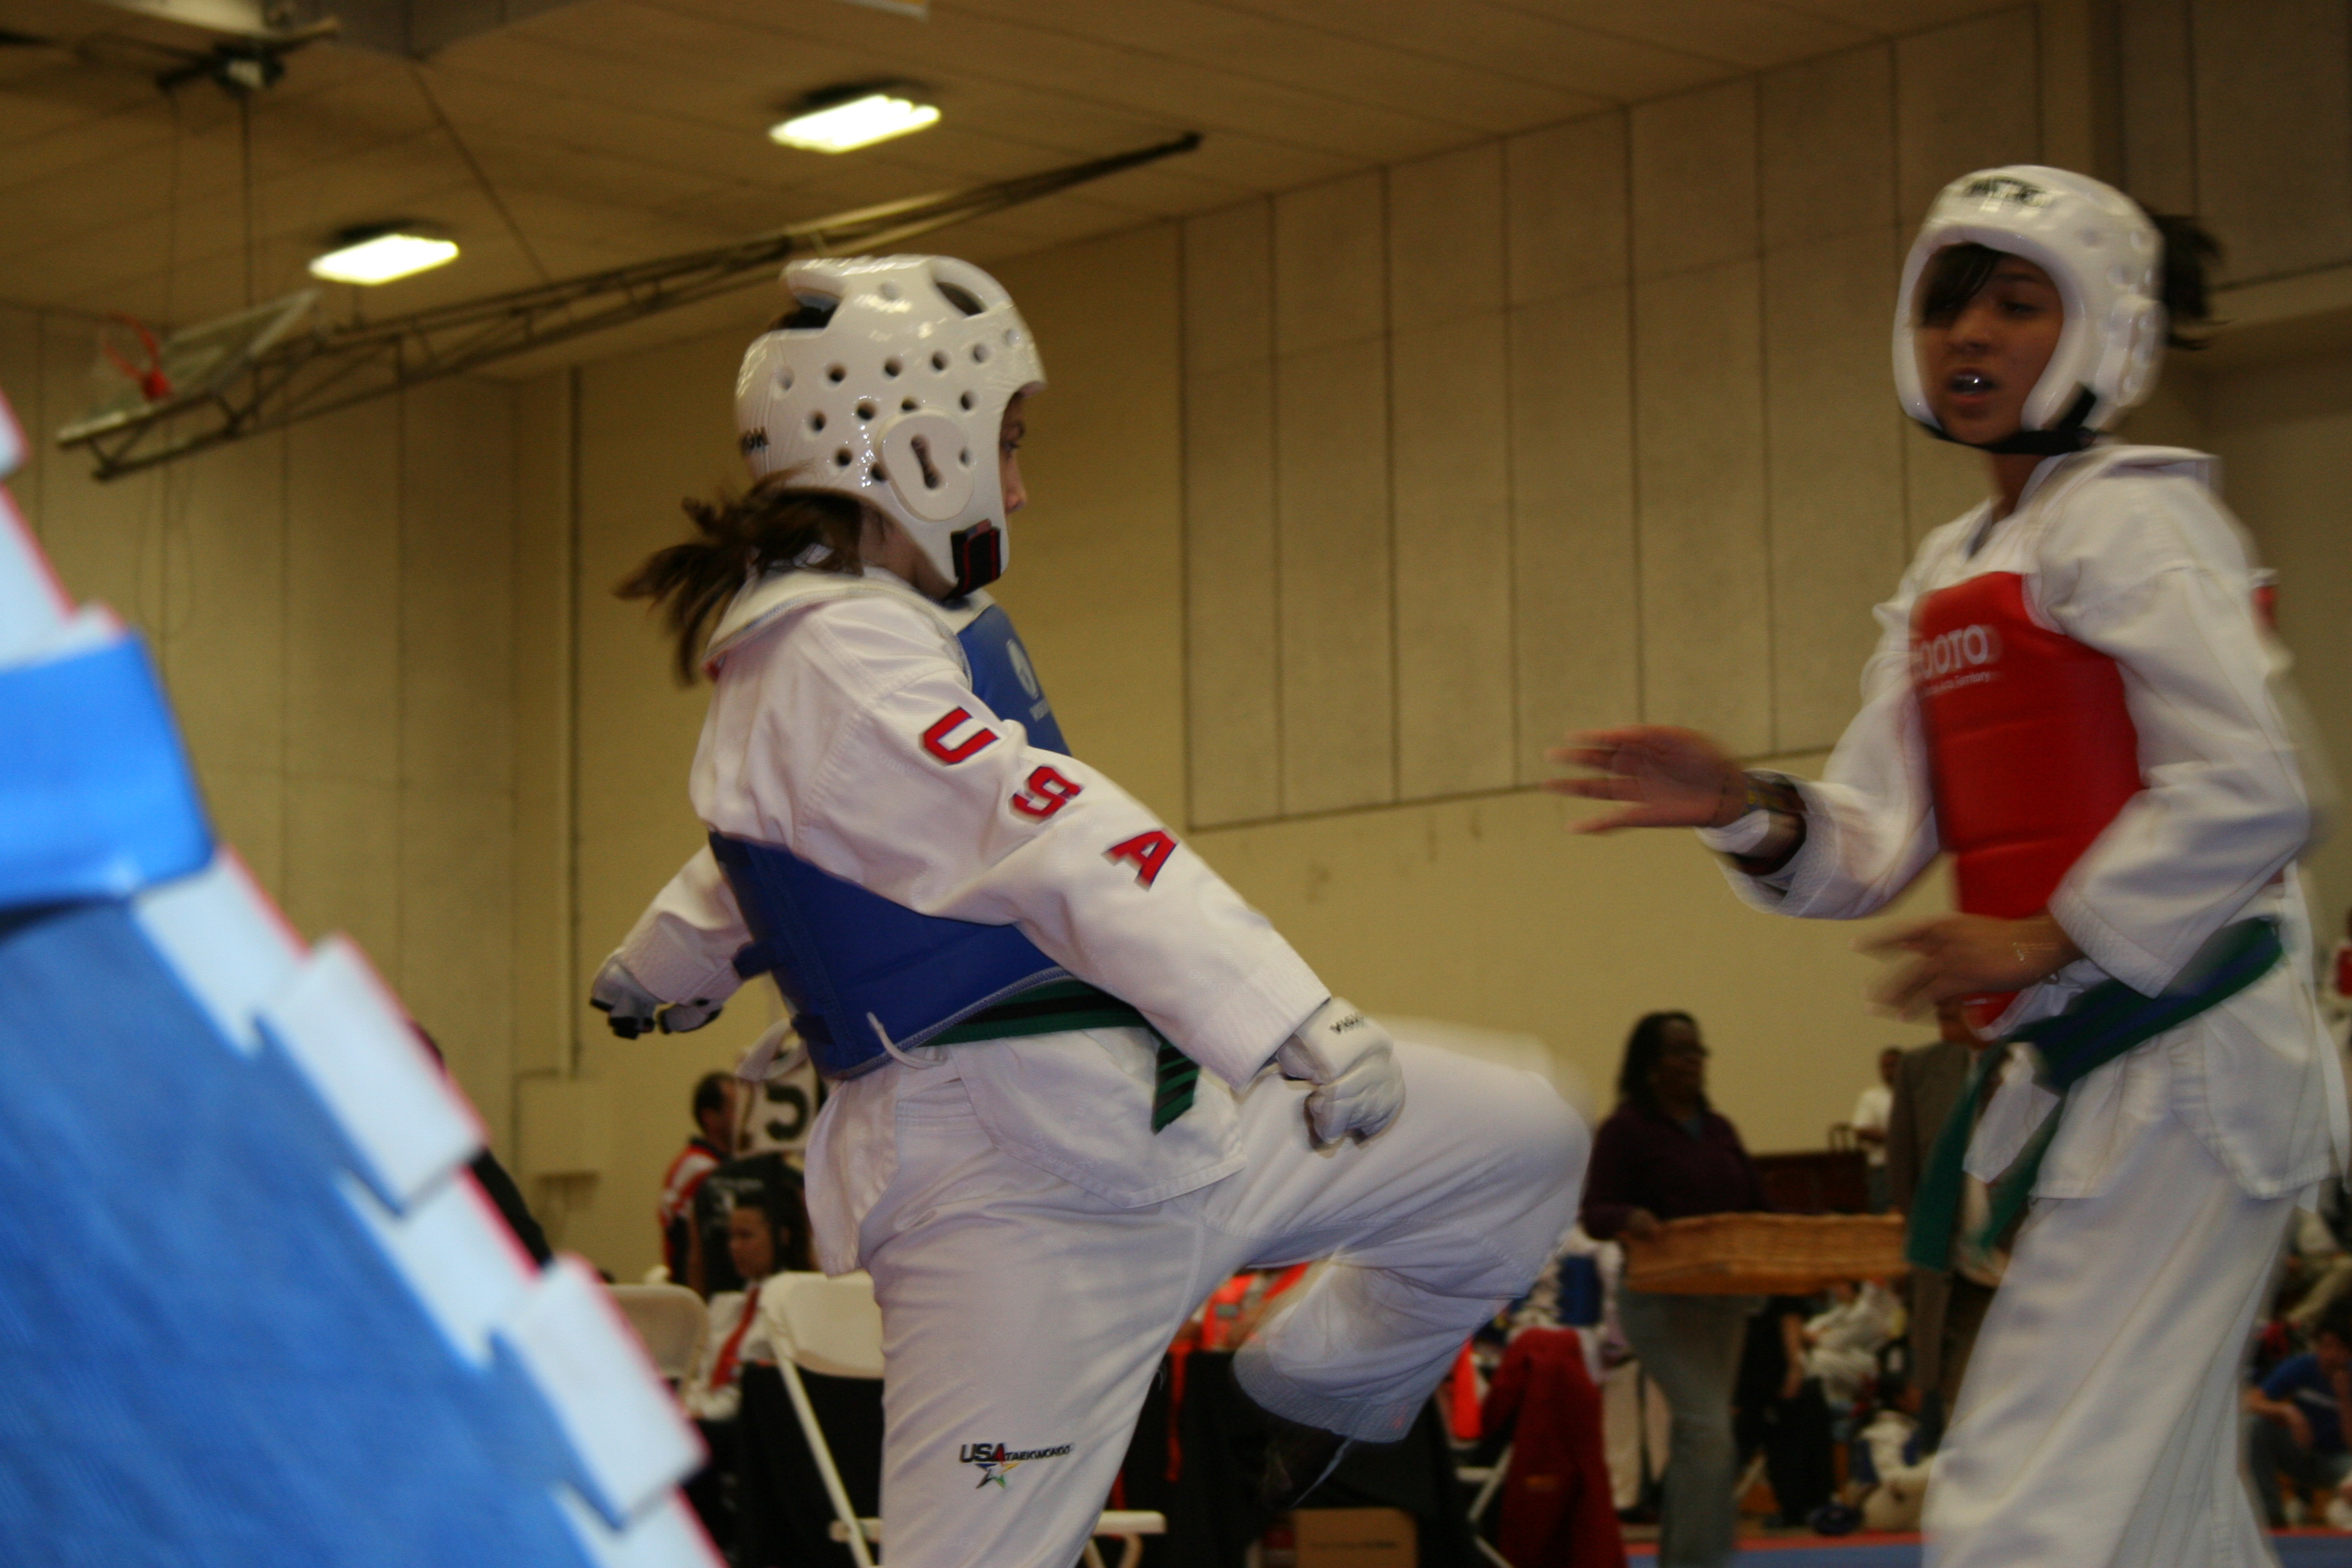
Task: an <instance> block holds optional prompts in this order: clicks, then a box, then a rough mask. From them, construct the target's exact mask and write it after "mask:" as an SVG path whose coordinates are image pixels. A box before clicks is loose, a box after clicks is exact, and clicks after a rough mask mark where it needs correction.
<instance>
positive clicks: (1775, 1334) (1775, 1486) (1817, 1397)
mask: <svg viewBox="0 0 2352 1568" xmlns="http://www.w3.org/2000/svg"><path fill="white" fill-rule="evenodd" d="M1813 1309H1814V1302H1813V1301H1812V1300H1811V1299H1810V1298H1807V1297H1803V1296H1775V1297H1772V1298H1771V1299H1770V1300H1769V1301H1768V1302H1767V1303H1766V1304H1765V1308H1764V1310H1762V1311H1761V1312H1759V1313H1758V1314H1757V1315H1756V1316H1755V1317H1754V1318H1752V1319H1750V1320H1749V1321H1748V1336H1747V1343H1746V1344H1745V1346H1744V1347H1743V1348H1742V1351H1741V1353H1740V1359H1739V1374H1738V1381H1737V1383H1736V1384H1734V1389H1733V1394H1732V1408H1733V1417H1734V1419H1733V1431H1734V1434H1735V1436H1736V1437H1737V1440H1738V1445H1739V1456H1740V1458H1742V1459H1743V1460H1744V1459H1746V1458H1748V1457H1749V1456H1751V1455H1753V1454H1754V1453H1755V1452H1756V1451H1757V1450H1758V1449H1759V1448H1760V1449H1762V1450H1763V1454H1764V1474H1765V1478H1766V1479H1767V1480H1769V1482H1770V1484H1771V1487H1772V1500H1773V1502H1774V1504H1775V1505H1776V1507H1777V1509H1778V1513H1777V1515H1776V1522H1778V1523H1780V1524H1782V1525H1785V1526H1788V1527H1790V1528H1792V1529H1795V1528H1801V1527H1802V1526H1803V1525H1804V1523H1805V1521H1807V1520H1809V1519H1810V1518H1811V1517H1812V1514H1813V1510H1816V1509H1818V1508H1820V1507H1822V1505H1823V1504H1824V1503H1827V1502H1828V1501H1830V1500H1831V1497H1832V1493H1833V1492H1834V1490H1835V1489H1836V1486H1837V1468H1836V1460H1835V1458H1834V1456H1833V1454H1832V1447H1834V1438H1833V1436H1832V1430H1831V1425H1830V1410H1829V1406H1828V1405H1825V1404H1824V1403H1823V1402H1822V1385H1821V1380H1820V1379H1819V1378H1816V1377H1811V1376H1809V1375H1808V1374H1807V1371H1806V1366H1805V1353H1806V1352H1805V1340H1804V1330H1805V1324H1806V1322H1807V1321H1810V1320H1811V1318H1812V1317H1813V1315H1814V1311H1813ZM1668 1398H1669V1399H1670V1400H1671V1398H1672V1395H1671V1394H1669V1395H1668ZM1669 1473H1670V1474H1671V1473H1672V1472H1671V1470H1670V1471H1669Z"/></svg>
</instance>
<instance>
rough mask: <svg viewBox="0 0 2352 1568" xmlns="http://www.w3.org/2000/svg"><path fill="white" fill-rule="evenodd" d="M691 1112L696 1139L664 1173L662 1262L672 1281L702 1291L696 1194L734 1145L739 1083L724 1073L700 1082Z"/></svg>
mask: <svg viewBox="0 0 2352 1568" xmlns="http://www.w3.org/2000/svg"><path fill="white" fill-rule="evenodd" d="M690 1109H691V1110H692V1111H693V1113H694V1135H693V1136H692V1137H690V1138H688V1140H687V1141H686V1147H685V1148H683V1149H681V1150H679V1151H678V1152H677V1158H676V1159H674V1160H672V1161H671V1162H670V1163H669V1169H668V1170H667V1171H665V1172H663V1173H662V1186H661V1201H660V1203H659V1204H657V1205H656V1207H655V1210H654V1213H655V1217H656V1219H658V1220H659V1221H660V1224H661V1236H662V1263H663V1265H664V1266H665V1267H666V1268H668V1270H669V1277H670V1279H671V1280H672V1281H673V1282H674V1283H677V1284H679V1285H688V1286H691V1287H693V1288H694V1289H696V1290H700V1289H702V1283H701V1274H702V1270H701V1269H700V1268H698V1267H697V1262H698V1259H697V1258H696V1249H695V1245H694V1239H695V1237H694V1195H695V1194H697V1193H698V1192H700V1191H701V1190H702V1184H703V1183H704V1182H706V1181H708V1180H709V1177H710V1173H711V1172H713V1171H715V1170H717V1169H719V1166H721V1165H723V1164H725V1163H727V1161H728V1159H729V1158H730V1154H731V1152H732V1147H731V1146H732V1145H733V1143H734V1141H735V1080H734V1079H732V1078H730V1077H729V1076H728V1075H727V1074H725V1073H723V1072H707V1073H704V1074H703V1075H702V1077H701V1078H700V1079H698V1080H696V1082H695V1086H694V1099H693V1100H692V1102H691V1106H690Z"/></svg>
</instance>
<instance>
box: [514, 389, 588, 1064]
mask: <svg viewBox="0 0 2352 1568" xmlns="http://www.w3.org/2000/svg"><path fill="white" fill-rule="evenodd" d="M573 588H574V584H573V581H572V374H571V373H570V372H558V373H557V374H552V375H547V376H541V377H540V378H539V379H537V380H535V381H531V382H528V383H525V384H523V385H522V386H520V387H518V388H517V389H516V393H515V583H514V589H515V597H514V617H515V619H514V638H515V658H514V686H513V690H514V705H515V712H514V726H515V826H514V922H515V925H514V1025H515V1032H514V1055H515V1068H516V1070H517V1071H518V1072H534V1071H553V1070H559V1069H561V1068H564V1067H566V1066H568V1065H569V1063H570V1062H571V1060H572V1036H573V1031H574V1030H575V1028H576V1027H577V1026H579V1025H580V1024H581V1023H583V1022H584V1021H585V1020H584V1019H583V1017H582V1016H581V1015H582V1013H583V1009H582V1007H581V1005H580V995H579V994H580V993H581V992H582V991H583V989H584V987H583V986H581V985H579V984H576V983H575V976H574V975H573V973H572V896H571V889H572V766H573V764H574V759H573V756H572V670H573V664H574V660H573V654H574V652H575V651H576V650H575V649H574V648H573V647H572V593H573Z"/></svg>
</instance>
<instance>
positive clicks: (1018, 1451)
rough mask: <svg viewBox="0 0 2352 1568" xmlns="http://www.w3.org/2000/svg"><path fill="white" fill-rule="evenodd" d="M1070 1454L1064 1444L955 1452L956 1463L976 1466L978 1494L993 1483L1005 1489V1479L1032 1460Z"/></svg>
mask: <svg viewBox="0 0 2352 1568" xmlns="http://www.w3.org/2000/svg"><path fill="white" fill-rule="evenodd" d="M1069 1451H1070V1445H1069V1444H1067V1443H1059V1444H1055V1445H1054V1446H1052V1447H1045V1448H1008V1447H1005V1446H1004V1445H1003V1444H1002V1443H966V1444H964V1445H963V1446H962V1447H960V1448H958V1449H957V1450H956V1462H957V1463H958V1464H963V1465H978V1466H979V1467H980V1479H979V1480H978V1481H977V1482H976V1483H974V1485H973V1487H972V1489H973V1490H974V1491H978V1490H980V1489H982V1488H984V1487H986V1486H987V1485H988V1484H989V1483H990V1482H992V1481H993V1482H994V1483H996V1485H997V1486H998V1487H999V1488H1001V1489H1009V1488H1005V1480H1004V1478H1005V1477H1006V1476H1008V1475H1011V1474H1012V1473H1013V1471H1014V1470H1017V1469H1019V1468H1021V1467H1022V1466H1024V1465H1025V1464H1027V1463H1028V1462H1029V1461H1030V1460H1032V1459H1058V1458H1061V1457H1062V1456H1063V1455H1065V1454H1066V1453H1068V1452H1069Z"/></svg>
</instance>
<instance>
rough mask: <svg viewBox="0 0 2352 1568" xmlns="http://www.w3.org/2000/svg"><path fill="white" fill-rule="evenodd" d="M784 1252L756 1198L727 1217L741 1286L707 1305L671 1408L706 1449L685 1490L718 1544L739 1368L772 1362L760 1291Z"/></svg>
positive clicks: (783, 1233) (724, 1522)
mask: <svg viewBox="0 0 2352 1568" xmlns="http://www.w3.org/2000/svg"><path fill="white" fill-rule="evenodd" d="M791 1246H792V1237H791V1233H790V1229H789V1226H788V1225H783V1226H780V1225H779V1224H778V1223H777V1221H776V1218H775V1216H774V1215H772V1214H771V1213H769V1211H768V1210H767V1208H766V1207H765V1206H764V1205H763V1204H762V1203H761V1200H760V1199H758V1198H746V1199H742V1200H740V1201H739V1202H738V1203H737V1204H736V1205H735V1210H734V1212H733V1213H732V1214H730V1215H728V1219H727V1250H728V1253H729V1256H730V1261H731V1262H732V1263H733V1264H734V1266H735V1271H736V1272H737V1273H738V1274H739V1275H740V1276H741V1277H742V1279H744V1281H745V1284H744V1288H743V1289H740V1290H722V1291H720V1292H719V1294H718V1295H716V1296H713V1297H712V1298H711V1299H710V1330H709V1332H708V1333H706V1334H705V1335H704V1336H703V1340H702V1344H701V1345H700V1347H699V1348H698V1350H697V1352H696V1353H695V1358H694V1365H693V1367H692V1368H691V1369H690V1370H689V1371H688V1373H687V1374H686V1380H685V1381H684V1382H683V1383H681V1384H678V1390H677V1395H678V1403H680V1404H681V1405H685V1406H686V1413H687V1415H689V1416H691V1417H693V1419H694V1424H695V1426H697V1427H698V1428H700V1430H701V1432H702V1440H703V1443H704V1444H705V1446H707V1447H709V1450H710V1462H709V1464H707V1465H705V1466H704V1467H703V1468H702V1469H701V1470H700V1471H699V1472H698V1474H696V1475H695V1476H694V1477H693V1478H692V1479H689V1480H688V1482H687V1484H686V1495H687V1500H688V1501H689V1502H691V1503H692V1504H693V1505H694V1511H695V1512H696V1513H697V1514H698V1515H699V1516H700V1517H701V1520H702V1525H703V1528H704V1529H705V1530H708V1531H709V1532H710V1538H711V1540H713V1541H715V1542H719V1544H720V1545H721V1546H724V1545H726V1544H727V1543H728V1542H729V1540H730V1537H731V1535H732V1533H733V1529H734V1513H735V1509H734V1500H733V1497H732V1495H731V1494H732V1492H733V1490H734V1485H733V1482H734V1477H735V1473H736V1464H735V1455H736V1448H737V1444H736V1435H735V1417H736V1415H737V1413H738V1412H739V1411H740V1409H741V1408H742V1402H743V1368H744V1366H745V1364H746V1363H751V1362H759V1361H772V1360H773V1359H774V1357H773V1354H772V1352H771V1351H770V1349H769V1347H768V1342H767V1339H766V1336H765V1335H764V1334H763V1332H762V1331H761V1323H760V1286H761V1283H762V1282H763V1281H764V1280H766V1279H767V1278H768V1276H770V1275H771V1274H773V1273H774V1272H776V1269H777V1267H778V1265H779V1263H780V1262H781V1260H782V1258H784V1257H785V1256H786V1255H787V1254H788V1253H789V1251H790V1249H791Z"/></svg>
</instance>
